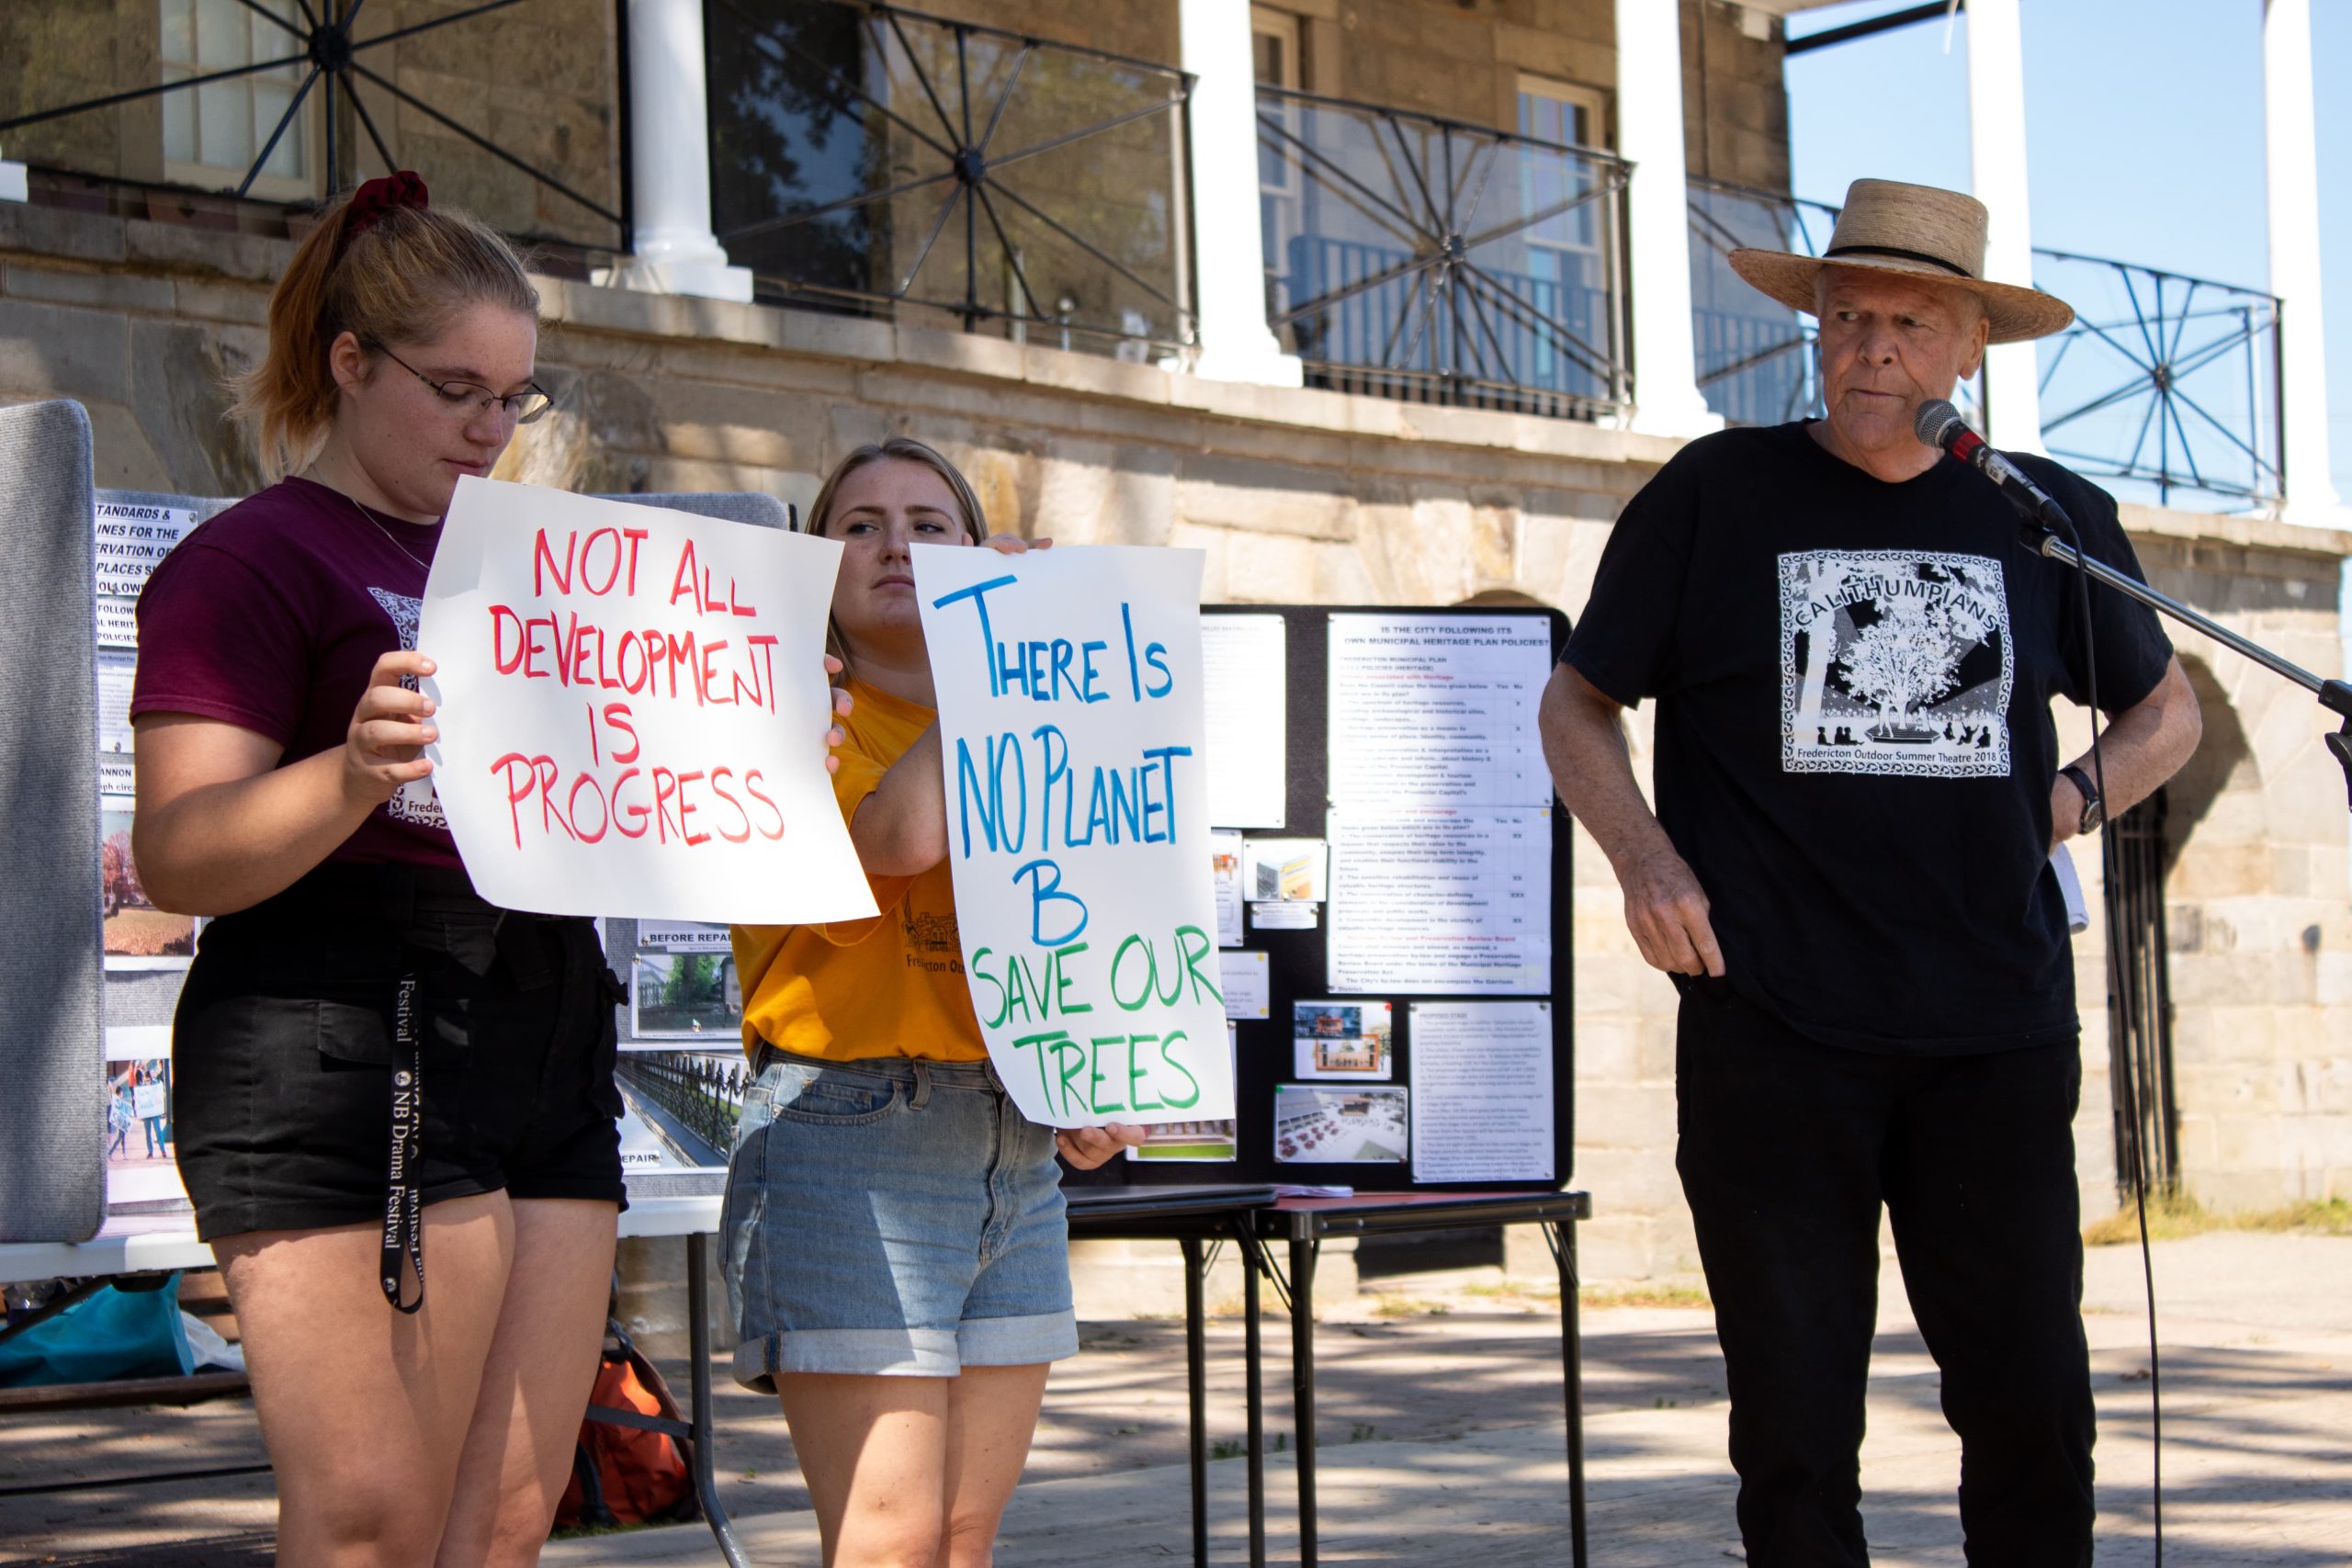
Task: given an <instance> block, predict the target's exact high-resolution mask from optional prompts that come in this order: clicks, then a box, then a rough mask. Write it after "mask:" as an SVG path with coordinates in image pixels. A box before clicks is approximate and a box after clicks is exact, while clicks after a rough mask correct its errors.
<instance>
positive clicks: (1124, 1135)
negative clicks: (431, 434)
mask: <svg viewBox="0 0 2352 1568" xmlns="http://www.w3.org/2000/svg"><path fill="white" fill-rule="evenodd" d="M1143 1140H1144V1129H1143V1128H1141V1127H1136V1126H1131V1125H1130V1124H1128V1123H1127V1122H1109V1123H1107V1124H1105V1125H1103V1126H1101V1127H1072V1128H1069V1129H1068V1130H1066V1131H1063V1132H1059V1133H1056V1134H1054V1149H1055V1152H1056V1153H1057V1154H1059V1155H1060V1156H1062V1158H1064V1159H1066V1160H1068V1161H1069V1164H1070V1168H1071V1169H1073V1170H1092V1169H1093V1168H1095V1167H1096V1166H1098V1165H1101V1164H1103V1162H1104V1161H1106V1160H1110V1159H1114V1158H1116V1157H1117V1156H1118V1155H1119V1153H1120V1152H1121V1151H1122V1150H1125V1149H1131V1148H1134V1147H1135V1146H1136V1145H1137V1144H1140V1143H1142V1142H1143Z"/></svg>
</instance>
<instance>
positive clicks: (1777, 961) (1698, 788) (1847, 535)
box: [1561, 423, 2172, 1055]
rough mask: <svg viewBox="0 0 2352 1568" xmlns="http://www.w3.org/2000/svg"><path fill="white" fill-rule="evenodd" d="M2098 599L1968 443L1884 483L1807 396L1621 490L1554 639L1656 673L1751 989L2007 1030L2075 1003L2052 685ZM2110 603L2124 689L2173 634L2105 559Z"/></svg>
mask: <svg viewBox="0 0 2352 1568" xmlns="http://www.w3.org/2000/svg"><path fill="white" fill-rule="evenodd" d="M2020 462H2021V466H2022V467H2024V468H2027V469H2029V470H2030V473H2031V474H2032V477H2033V478H2034V479H2035V480H2036V481H2037V482H2039V483H2040V484H2041V487H2042V488H2043V489H2044V490H2046V491H2049V492H2050V493H2051V494H2052V496H2054V497H2056V498H2057V500H2058V502H2060V504H2062V505H2063V506H2064V507H2065V508H2066V511H2067V513H2068V514H2069V515H2070V516H2071V517H2073V518H2074V520H2075V526H2076V527H2077V528H2078V529H2080V530H2081V533H2082V542H2083V547H2084V549H2085V550H2086V551H2087V552H2088V553H2089V554H2091V555H2092V556H2095V557H2097V558H2099V559H2101V560H2104V561H2106V562H2108V563H2109V565H2111V566H2114V567H2117V568H2118V569H2120V570H2123V571H2127V572H2130V573H2131V575H2133V576H2135V577H2136V576H2138V575H2139V574H2140V568H2139V562H2138V560H2137V558H2135V557H2134V556H2133V555H2132V552H2131V544H2130V542H2129V541H2128V540H2127V539H2126V538H2125V537H2124V535H2123V530H2122V528H2121V526H2120V525H2119V524H2118V523H2117V521H2116V513H2115V502H2114V500H2113V499H2112V498H2111V497H2109V495H2108V494H2107V493H2106V492H2105V491H2100V490H2098V488H2096V487H2095V486H2092V485H2090V484H2087V483H2086V482H2085V481H2083V480H2082V479H2077V478H2076V477H2075V476H2074V475H2073V474H2070V473H2068V472H2067V471H2066V470H2064V468H2059V467H2058V466H2057V465H2056V464H2054V463H2050V462H2046V461H2042V460H2040V459H2035V458H2025V459H2021V460H2020ZM2077 604H2078V601H2077V599H2076V597H2075V581H2074V579H2073V577H2072V575H2071V573H2070V569H2068V568H2066V567H2064V566H2061V565H2060V564H2059V563H2057V562H2056V561H2052V560H2048V559H2045V558H2041V557H2038V556H2035V555H2033V554H2030V552H2029V551H2028V550H2027V549H2026V547H2025V546H2024V544H2023V543H2022V542H2021V540H2020V538H2019V536H2018V525H2017V517H2016V513H2013V512H2012V511H2011V510H2010V508H2009V505H2008V503H2007V502H2006V501H2004V500H2003V499H2002V498H2001V496H2000V494H1999V493H1998V492H1997V491H1995V490H1994V488H1993V487H1992V486H1991V485H1990V484H1988V483H1986V482H1985V479H1984V478H1983V477H1982V476H1980V475H1978V474H1976V473H1974V472H1973V471H1971V470H1969V469H1967V468H1963V467H1962V465H1960V464H1958V463H1939V464H1937V465H1936V466H1935V467H1934V468H1930V469H1928V472H1926V473H1924V474H1921V475H1920V476H1918V477H1917V478H1916V479H1909V480H1906V481H1905V482H1904V483H1902V484H1888V483H1886V482H1885V481H1883V480H1881V479H1874V478H1872V477H1871V475H1870V474H1868V473H1866V472H1865V471H1863V470H1862V469H1860V468H1855V467H1853V466H1852V465H1851V464H1849V463H1846V462H1844V461H1842V460H1841V459H1839V458H1837V457H1832V456H1830V454H1829V453H1827V452H1826V451H1824V450H1823V449H1822V448H1821V447H1820V446H1818V445H1816V444H1815V441H1814V439H1813V437H1812V435H1811V434H1809V433H1808V431H1807V429H1806V426H1805V425H1804V423H1795V424H1784V425H1781V426H1778V427H1776V428H1772V429H1761V430H1727V431H1724V432H1723V433H1721V434H1715V435H1710V436H1707V437H1705V438H1704V439H1702V440H1699V441H1694V442H1692V443H1691V445H1690V446H1688V447H1686V448H1684V450H1683V451H1682V452H1681V453H1680V454H1679V455H1678V456H1677V457H1675V458H1674V460H1673V461H1672V462H1670V463H1668V465H1667V466H1666V467H1665V468H1662V469H1660V470H1659V472H1658V474H1657V477H1656V478H1655V479H1652V480H1651V481H1650V482H1649V483H1648V484H1647V485H1646V486H1645V487H1643V490H1642V492H1641V493H1640V494H1639V495H1637V496H1635V497H1634V500H1633V501H1632V502H1631V503H1630V504H1628V505H1627V507H1626V508H1625V512H1624V514H1623V516H1622V517H1621V518H1620V519H1619V520H1618V523H1617V526H1616V529H1615V531H1614V532H1613V533H1612V534H1611V536H1610V540H1609V547H1608V548H1607V549H1606V550H1605V551H1604V552H1603V553H1602V555H1601V558H1600V573H1599V575H1598V576H1597V577H1596V578H1595V579H1594V581H1593V586H1592V597H1591V600H1590V602H1589V604H1587V606H1586V609H1585V613H1584V616H1583V618H1582V619H1581V620H1580V621H1578V622H1577V626H1576V629H1575V632H1574V633H1573V634H1572V635H1571V636H1570V637H1569V638H1568V644H1567V648H1566V650H1565V652H1564V653H1563V654H1562V656H1561V657H1562V658H1564V659H1565V660H1566V661H1567V662H1568V663H1569V664H1571V665H1573V666H1574V667H1575V668H1576V669H1577V671H1578V672H1580V673H1581V674H1582V675H1583V676H1584V677H1585V679H1586V680H1588V681H1589V682H1592V684H1593V685H1594V686H1596V687H1598V688H1599V689H1600V691H1601V692H1603V693H1605V694H1608V695H1609V696H1610V697H1611V698H1613V699H1615V700H1616V701H1617V702H1620V703H1623V704H1624V705H1627V706H1629V707H1630V706H1632V705H1634V704H1635V703H1636V702H1637V701H1638V700H1639V699H1641V698H1643V697H1645V696H1654V697H1656V698H1657V765H1656V784H1657V812H1658V819H1659V821H1660V822H1661V823H1662V824H1663V825H1664V827H1665V828H1666V830H1667V833H1668V836H1669V837H1671V838H1672V839H1673V840H1674V844H1675V848H1676V849H1677V850H1678V851H1679V852H1681V854H1682V856H1683V858H1684V859H1685V860H1687V861H1688V862H1689V863H1690V864H1691V870H1692V871H1693V872H1694V873H1695V874H1697V876H1698V878H1699V883H1700V886H1702V887H1703V888H1705V890H1706V893H1707V897H1708V899H1709V901H1710V902H1711V903H1712V905H1713V912H1712V915H1711V917H1710V918H1711V919H1712V921H1713V926H1714V931H1715V935H1716V939H1717V940H1718V941H1719V942H1721V943H1722V946H1723V950H1724V969H1725V974H1726V977H1727V978H1728V979H1729V980H1730V981H1731V983H1732V984H1733V985H1734V987H1736V989H1737V990H1738V992H1739V993H1740V994H1741V995H1742V996H1744V997H1745V998H1747V999H1748V1000H1749V1001H1751V1002H1754V1003H1755V1004H1756V1005H1758V1007H1761V1008H1763V1009H1765V1010H1768V1011H1770V1012H1771V1013H1773V1014H1775V1015H1777V1016H1778V1017H1780V1018H1781V1020H1783V1021H1785V1022H1787V1023H1788V1024H1789V1025H1790V1026H1791V1027H1792V1028H1793V1029H1795V1030H1797V1031H1799V1032H1802V1033H1804V1034H1806V1035H1808V1036H1810V1037H1812V1038H1814V1039H1815V1040H1819V1041H1821V1042H1823V1043H1827V1044H1833V1045H1840V1046H1847V1047H1851V1048H1859V1049H1863V1050H1876V1051H1890V1052H1904V1053H1917V1054H1921V1055H1946V1054H1957V1053H1962V1052H1972V1051H1996V1050H2005V1049H2010V1048H2013V1047H2018V1046H2024V1045H2036V1044H2044V1043H2052V1042H2055V1041H2060V1040H2065V1039H2071V1038H2072V1037H2073V1036H2074V1034H2075V1029H2076V1021H2075V987H2074V974H2073V969H2072V964H2071V961H2070V957H2069V954H2068V951H2067V942H2066V916H2065V908H2064V899H2063V897H2062V896H2061V894H2060V892H2059V889H2058V882H2057V877H2056V874H2054V873H2053V872H2052V870H2051V869H2050V865H2049V861H2048V856H2047V853H2046V846H2047V845H2048V844H2049V842H2050V790H2051V784H2052V780H2053V779H2054V778H2055V776H2056V773H2057V770H2058V767H2059V765H2060V764H2061V763H2062V762H2063V761H2065V760H2066V759H2065V755H2062V754H2061V753H2060V751H2059V749H2058V736H2057V729H2056V726H2055V725H2054V724H2053V723H2052V720H2051V716H2050V700H2051V698H2052V696H2053V695H2061V694H2063V695H2064V696H2066V697H2068V698H2071V699H2073V700H2074V701H2075V702H2077V703H2080V702H2083V701H2085V700H2086V694H2087V691H2088V682H2087V680H2086V671H2085V669H2084V665H2083V646H2082V634H2081V629H2080V626H2081V623H2080V615H2079V610H2078V608H2077ZM2091 623H2092V627H2093V633H2094V642H2095V644H2096V647H2097V650H2098V695H2099V705H2100V706H2101V707H2102V708H2105V709H2106V710H2107V711H2109V713H2114V712H2119V711H2120V710H2122V709H2124V708H2127V707H2130V706H2131V705H2134V704H2136V703H2138V702H2140V701H2141V700H2142V699H2143V698H2145V697H2146V696H2147V695H2148V694H2150V693H2151V692H2153V691H2154V690H2155V688H2156V684H2157V682H2159V681H2160V680H2161V679H2162V678H2163V676H2164V672H2165V663H2166V661H2167V660H2169V659H2170V658H2171V655H2172V646H2171V644H2170V643H2169V642H2168V641H2166V640H2165V635H2164V632H2163V630H2162V629H2161V627H2160V626H2158V624H2157V621H2156V617H2155V615H2154V612H2152V611H2150V610H2148V609H2146V608H2144V607H2143V606H2141V605H2139V604H2133V603H2132V602H2131V601H2130V600H2127V599H2125V598H2123V597H2122V596H2121V595H2120V594H2118V593H2115V592H2111V591H2109V590H2106V589H2103V588H2101V587H2099V586H2098V585H2097V584H2093V585H2092V586H2091ZM2075 750H2079V748H2075ZM2071 754H2072V753H2071V751H2070V752H2069V753H2067V755H2071ZM2094 841H2095V840H2094Z"/></svg>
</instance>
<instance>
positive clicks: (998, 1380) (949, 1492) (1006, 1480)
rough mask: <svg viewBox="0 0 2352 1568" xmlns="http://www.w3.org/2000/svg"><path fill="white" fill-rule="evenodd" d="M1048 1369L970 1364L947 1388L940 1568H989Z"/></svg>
mask: <svg viewBox="0 0 2352 1568" xmlns="http://www.w3.org/2000/svg"><path fill="white" fill-rule="evenodd" d="M1045 1401H1046V1367H1045V1366H1044V1365H1043V1364H1042V1363H1041V1364H1039V1365H1036V1366H1029V1367H968V1368H967V1369H965V1371H964V1375H963V1376H962V1377H959V1378H957V1379H956V1381H955V1382H952V1383H950V1384H949V1385H948V1395H947V1477H946V1480H947V1485H946V1508H945V1534H946V1540H945V1541H944V1549H943V1550H942V1551H940V1553H939V1557H938V1561H939V1562H940V1564H941V1568H989V1564H990V1563H992V1562H995V1560H996V1532H997V1527H998V1526H999V1525H1000V1524H1001V1523H1002V1522H1003V1520H1004V1507H1005V1505H1006V1504H1007V1503H1010V1502H1011V1501H1012V1488H1013V1486H1014V1484H1015V1483H1018V1482H1019V1481H1020V1479H1021V1467H1022V1466H1023V1465H1024V1464H1026V1463H1027V1462H1028V1461H1029V1439H1030V1438H1033V1437H1035V1435H1036V1431H1037V1411H1038V1407H1039V1406H1041V1405H1042V1404H1045Z"/></svg>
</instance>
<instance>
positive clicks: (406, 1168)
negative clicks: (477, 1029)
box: [381, 975, 424, 1313]
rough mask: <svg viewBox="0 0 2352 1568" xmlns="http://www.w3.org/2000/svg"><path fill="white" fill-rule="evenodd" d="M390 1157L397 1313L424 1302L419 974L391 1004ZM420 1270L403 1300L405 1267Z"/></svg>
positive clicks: (389, 1287)
mask: <svg viewBox="0 0 2352 1568" xmlns="http://www.w3.org/2000/svg"><path fill="white" fill-rule="evenodd" d="M392 1042H393V1060H392V1155H391V1171H390V1176H389V1177H388V1178H387V1179H386V1181H385V1186H384V1252H383V1263H382V1269H381V1274H382V1280H383V1286H384V1299H385V1300H386V1301H388V1302H390V1303H392V1306H393V1309H394V1310H395V1311H398V1312H403V1313H413V1312H415V1311H416V1310H417V1309H418V1308H419V1307H422V1306H423V1305H424V1169H423V1165H424V1031H423V1030H422V1029H420V1028H419V1027H418V1026H417V1018H416V976H413V975H406V976H401V982H400V987H399V989H398V990H397V992H395V994H394V997H393V1001H392ZM403 1258H405V1261H406V1262H407V1263H408V1264H409V1265H410V1266H411V1267H412V1268H413V1269H415V1270H416V1299H415V1300H414V1301H412V1302H403V1301H401V1262H402V1261H403Z"/></svg>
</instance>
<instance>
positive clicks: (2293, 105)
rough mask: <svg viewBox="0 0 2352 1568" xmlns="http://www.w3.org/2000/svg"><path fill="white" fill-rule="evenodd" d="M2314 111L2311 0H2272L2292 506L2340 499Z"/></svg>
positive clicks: (2265, 104)
mask: <svg viewBox="0 0 2352 1568" xmlns="http://www.w3.org/2000/svg"><path fill="white" fill-rule="evenodd" d="M2317 135H2318V132H2317V130H2316V128H2315V125H2314V121H2313V118H2312V17H2311V0H2267V3H2266V4H2265V6H2264V7H2263V17H2262V139H2263V147H2264V150H2265V152H2267V154H2268V175H2269V186H2268V197H2269V208H2270V292H2272V293H2273V294H2276V295H2278V298H2279V299H2281V300H2282V301H2284V303H2283V304H2281V305H2280V307H2279V316H2280V325H2281V330H2280V332H2279V333H2278V353H2279V355H2280V360H2279V371H2280V377H2279V379H2280V384H2281V393H2280V402H2281V403H2282V404H2283V405H2284V416H2285V417H2284V419H2283V422H2282V423H2284V424H2285V426H2286V433H2287V436H2286V439H2287V507H2286V511H2287V515H2288V516H2289V517H2290V518H2299V519H2301V518H2310V519H2312V520H2313V521H2318V520H2319V519H2318V517H2317V514H2318V513H2322V512H2326V511H2330V510H2332V509H2334V508H2335V506H2336V505H2337V504H2338V502H2337V497H2336V493H2335V479H2334V475H2333V472H2332V468H2331V464H2330V460H2329V451H2328V429H2327V347H2326V338H2325V335H2324V333H2322V331H2321V321H2320V260H2319V152H2318V142H2317V140H2316V138H2317Z"/></svg>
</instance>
